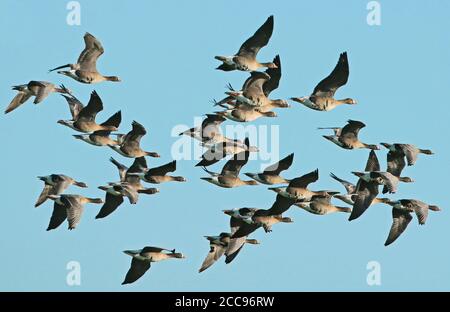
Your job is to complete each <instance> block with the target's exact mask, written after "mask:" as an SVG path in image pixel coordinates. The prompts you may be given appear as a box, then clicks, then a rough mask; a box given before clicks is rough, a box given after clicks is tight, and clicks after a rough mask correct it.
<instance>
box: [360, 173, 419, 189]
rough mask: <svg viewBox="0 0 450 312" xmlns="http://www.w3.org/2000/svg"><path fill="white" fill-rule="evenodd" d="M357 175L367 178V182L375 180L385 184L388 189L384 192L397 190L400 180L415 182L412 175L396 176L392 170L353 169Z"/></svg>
mask: <svg viewBox="0 0 450 312" xmlns="http://www.w3.org/2000/svg"><path fill="white" fill-rule="evenodd" d="M352 173H353V174H354V175H356V176H357V177H359V178H361V179H363V180H365V181H366V182H369V181H374V182H376V183H378V184H380V185H384V186H385V187H386V191H383V194H384V193H387V192H389V193H390V194H393V193H396V192H397V186H398V182H405V183H412V182H414V180H413V179H411V178H410V177H396V176H395V175H393V174H391V173H390V172H383V171H370V172H358V171H353V172H352Z"/></svg>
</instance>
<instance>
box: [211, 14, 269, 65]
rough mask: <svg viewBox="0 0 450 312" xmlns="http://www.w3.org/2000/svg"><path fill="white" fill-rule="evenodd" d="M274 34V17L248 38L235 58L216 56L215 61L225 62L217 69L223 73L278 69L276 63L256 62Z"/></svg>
mask: <svg viewBox="0 0 450 312" xmlns="http://www.w3.org/2000/svg"><path fill="white" fill-rule="evenodd" d="M272 32H273V16H272V15H271V16H269V18H268V19H267V20H266V21H265V22H264V24H263V25H262V26H261V27H260V28H258V30H257V31H256V32H255V33H254V34H253V36H251V37H250V38H248V39H247V40H246V41H245V42H244V43H243V44H242V45H241V47H240V48H239V51H238V52H237V54H235V55H233V56H216V57H215V59H216V60H219V61H221V62H223V64H221V65H220V66H219V67H217V68H216V69H219V70H223V71H232V70H242V71H255V70H258V69H259V68H261V67H268V68H276V65H275V64H274V63H271V62H268V63H260V62H258V61H257V60H256V56H257V54H258V52H259V50H260V49H261V48H263V47H265V46H266V45H267V43H269V40H270V37H271V36H272Z"/></svg>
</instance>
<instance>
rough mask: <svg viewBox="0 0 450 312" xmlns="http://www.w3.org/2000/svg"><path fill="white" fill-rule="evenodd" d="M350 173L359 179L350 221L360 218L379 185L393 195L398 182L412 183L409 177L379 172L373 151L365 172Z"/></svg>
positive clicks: (371, 201) (378, 164)
mask: <svg viewBox="0 0 450 312" xmlns="http://www.w3.org/2000/svg"><path fill="white" fill-rule="evenodd" d="M352 173H353V174H354V175H356V176H357V177H359V180H358V184H357V185H356V191H355V192H356V194H357V195H356V198H354V204H353V210H352V213H351V215H350V218H349V220H350V221H351V220H354V219H356V218H358V217H359V216H361V215H362V214H363V213H364V212H365V211H366V209H367V208H368V207H369V206H370V205H371V204H372V203H373V201H374V199H375V198H376V196H377V195H378V193H379V190H378V186H379V185H384V186H386V187H387V190H388V191H389V193H395V192H396V191H397V185H398V183H399V182H405V183H411V182H414V180H413V179H411V178H409V177H396V176H394V175H392V174H391V173H389V172H384V171H380V163H379V161H378V157H377V155H376V154H375V152H374V151H373V150H372V151H370V153H369V159H368V160H367V164H366V169H365V171H364V172H357V171H354V172H352ZM381 202H384V203H386V200H381Z"/></svg>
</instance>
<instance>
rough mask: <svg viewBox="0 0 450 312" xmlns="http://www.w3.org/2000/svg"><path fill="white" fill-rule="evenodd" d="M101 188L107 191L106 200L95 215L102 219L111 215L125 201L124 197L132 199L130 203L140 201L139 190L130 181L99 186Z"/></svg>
mask: <svg viewBox="0 0 450 312" xmlns="http://www.w3.org/2000/svg"><path fill="white" fill-rule="evenodd" d="M98 188H99V189H101V190H103V191H105V192H106V195H105V202H104V204H103V206H102V208H101V209H100V211H99V212H98V214H97V215H96V216H95V218H96V219H101V218H104V217H106V216H109V215H110V214H111V213H113V212H114V211H115V210H116V209H117V207H119V206H120V205H121V204H122V203H123V198H124V197H127V198H128V200H129V201H130V204H133V205H134V204H136V203H137V201H138V196H139V195H138V192H137V190H136V189H135V188H134V187H133V186H132V185H131V184H129V183H126V182H120V183H114V184H109V185H107V186H99V187H98Z"/></svg>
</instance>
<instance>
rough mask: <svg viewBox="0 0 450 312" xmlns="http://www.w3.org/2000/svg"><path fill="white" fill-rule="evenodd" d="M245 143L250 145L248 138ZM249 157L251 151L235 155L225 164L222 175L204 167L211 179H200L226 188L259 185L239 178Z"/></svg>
mask: <svg viewBox="0 0 450 312" xmlns="http://www.w3.org/2000/svg"><path fill="white" fill-rule="evenodd" d="M245 141H246V143H248V138H246V139H245ZM249 156H250V151H249V150H247V151H244V152H240V153H238V154H235V155H234V156H233V158H231V159H230V160H228V161H227V162H226V163H225V165H224V166H223V168H222V171H221V173H215V172H212V171H209V170H207V169H206V168H205V167H203V169H204V170H205V171H206V172H207V173H209V174H210V175H211V177H205V178H200V179H202V180H205V181H207V182H209V183H212V184H214V185H217V186H220V187H225V188H232V187H238V186H242V185H257V184H258V183H257V182H256V181H254V180H249V181H243V180H241V179H240V178H239V172H240V171H241V169H242V167H243V166H245V164H247V162H248V158H249Z"/></svg>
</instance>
